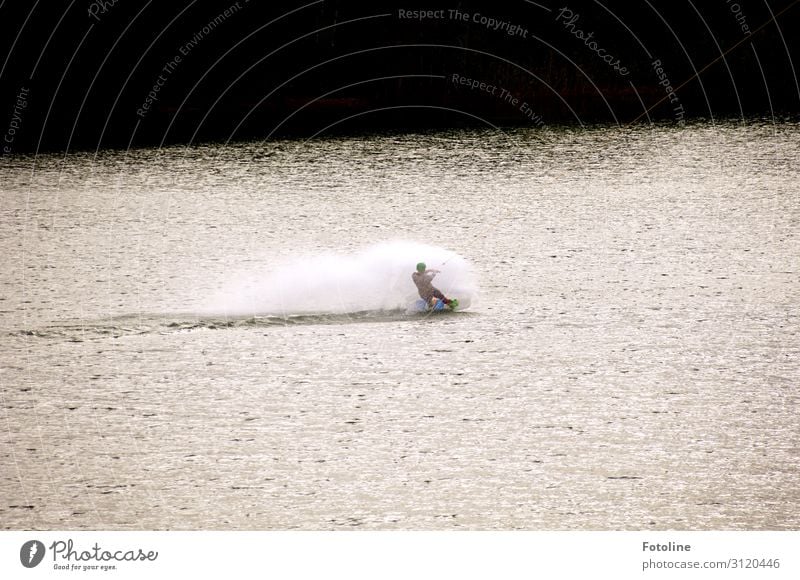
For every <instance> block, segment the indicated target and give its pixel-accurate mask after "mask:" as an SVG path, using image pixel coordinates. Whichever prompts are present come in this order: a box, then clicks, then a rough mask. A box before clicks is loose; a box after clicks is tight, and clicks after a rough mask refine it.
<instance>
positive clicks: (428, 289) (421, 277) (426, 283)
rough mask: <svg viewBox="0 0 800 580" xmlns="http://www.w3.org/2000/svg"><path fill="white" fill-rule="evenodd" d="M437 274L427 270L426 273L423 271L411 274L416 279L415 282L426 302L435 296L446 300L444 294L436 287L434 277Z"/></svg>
mask: <svg viewBox="0 0 800 580" xmlns="http://www.w3.org/2000/svg"><path fill="white" fill-rule="evenodd" d="M435 275H436V274H434V273H431V274H429V273H428V272H427V271H426V272H425V273H422V272H414V273H413V274H411V279H412V280H413V281H414V284H415V285H416V286H417V291H418V292H419V295H420V298H422V299H423V300H424V301H425V302H430V301H431V298H433V297H434V296H435V297H436V298H438V299H439V300H446V298H445V297H444V294H442V293H441V291H440V290H439V289H438V288H435V287H434V285H433V277H434V276H435Z"/></svg>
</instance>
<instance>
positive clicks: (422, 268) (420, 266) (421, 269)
mask: <svg viewBox="0 0 800 580" xmlns="http://www.w3.org/2000/svg"><path fill="white" fill-rule="evenodd" d="M425 268H426V267H425V262H420V263H419V264H417V272H424V271H425Z"/></svg>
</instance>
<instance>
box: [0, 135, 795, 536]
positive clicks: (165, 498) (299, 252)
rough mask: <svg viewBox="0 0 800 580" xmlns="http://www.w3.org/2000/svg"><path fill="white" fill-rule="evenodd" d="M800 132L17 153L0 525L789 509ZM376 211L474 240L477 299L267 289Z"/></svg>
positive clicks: (488, 520) (514, 525)
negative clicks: (237, 293) (345, 301)
mask: <svg viewBox="0 0 800 580" xmlns="http://www.w3.org/2000/svg"><path fill="white" fill-rule="evenodd" d="M799 142H800V127H799V126H798V125H797V124H790V123H779V124H773V123H763V124H762V123H747V124H742V123H730V124H727V123H722V124H716V125H711V124H696V125H690V126H687V127H684V128H668V127H641V128H635V129H619V128H593V129H574V130H565V129H562V130H538V131H530V132H529V131H512V132H505V133H503V132H495V131H463V132H446V133H431V134H421V135H392V136H373V137H362V138H335V139H334V138H332V139H324V140H315V141H311V142H299V141H298V142H291V141H287V142H270V143H264V144H246V145H230V146H197V147H192V148H188V149H184V148H175V149H167V150H160V151H157V150H139V151H129V152H122V151H120V152H105V151H103V152H99V153H98V154H96V155H94V154H89V153H83V154H72V153H70V154H67V155H66V156H64V155H53V156H40V157H38V158H35V159H34V158H24V157H18V158H12V159H8V158H5V159H3V160H2V161H0V183H1V184H2V185H1V186H0V187H1V188H2V194H3V196H2V200H3V201H2V206H0V212H2V213H0V216H1V219H0V261H1V265H2V268H1V269H0V331H2V335H1V336H2V338H0V392H1V393H2V400H1V401H0V403H2V417H0V420H1V421H2V429H1V430H0V431H1V432H2V444H0V465H2V470H0V525H2V527H3V528H6V529H29V528H33V529H42V528H70V529H139V528H143V529H149V528H157V529H164V528H169V529H209V528H211V529H294V528H300V529H345V528H346V529H351V528H356V529H387V530H391V529H437V530H450V529H457V528H464V529H518V528H522V529H544V530H552V529H674V528H681V529H797V528H798V527H800V491H798V490H799V489H800V474H799V472H798V469H799V468H798V463H799V461H800V414H798V388H799V387H798V383H799V382H800V368H799V365H798V360H800V340H799V339H800V337H799V336H798V330H800V318H799V317H798V315H799V314H800V300H799V298H800V270H798V265H799V264H800V241H799V240H798V231H800V192H799V188H800V186H798V182H799V180H798V178H800V175H799V172H798V165H799V164H800V150H799V149H798V143H799ZM389 240H409V241H414V242H419V243H424V244H429V245H431V246H435V247H438V248H441V249H442V251H445V252H450V251H454V252H457V253H458V254H459V255H460V256H462V257H463V258H464V260H465V262H466V263H468V264H472V266H473V268H474V272H475V275H476V277H477V281H478V286H479V289H480V292H479V294H478V295H477V296H476V297H474V300H473V301H472V304H471V306H470V308H469V309H468V310H465V311H464V312H460V313H459V312H455V313H450V314H449V315H442V316H424V315H423V316H412V315H408V314H406V313H405V312H404V311H403V310H402V309H389V310H385V311H383V310H382V311H376V310H373V309H371V308H367V309H365V310H362V311H354V312H351V311H349V310H348V311H346V312H342V311H340V310H341V309H339V310H336V309H331V308H329V305H319V308H316V310H317V312H308V311H303V312H293V311H292V308H291V307H287V306H286V304H291V303H292V302H291V301H292V300H299V299H302V297H304V296H308V295H309V292H310V290H309V289H308V288H307V287H306V282H304V283H302V284H301V283H299V282H296V281H295V282H291V280H290V283H288V284H286V285H287V286H288V287H287V288H282V289H281V290H280V294H279V295H280V297H281V298H280V299H281V304H282V305H284V306H283V307H282V309H281V311H280V312H277V313H276V312H262V311H260V307H259V304H260V303H259V302H258V300H259V298H258V297H259V296H260V295H262V294H263V295H268V294H270V293H274V292H276V289H275V288H273V287H272V286H271V285H274V284H275V280H276V278H275V276H273V277H270V276H269V275H268V273H269V272H274V271H276V270H275V269H276V268H277V266H278V265H281V267H283V268H286V267H289V268H292V267H298V265H301V264H302V263H303V262H304V260H308V259H309V256H311V257H315V258H314V259H323V260H324V259H326V258H324V257H323V258H320V256H327V255H330V254H335V255H338V256H352V255H356V254H357V253H358V252H361V251H364V250H365V249H367V250H368V249H369V248H373V247H374V246H375V244H380V243H382V242H386V241H389ZM404 243H405V242H404ZM402 258H403V259H405V258H406V256H402ZM407 258H408V260H409V269H408V272H404V273H403V276H401V277H400V278H398V280H399V281H397V282H394V281H392V283H396V284H400V285H401V286H402V284H406V285H409V284H410V282H409V281H408V279H406V278H405V277H404V276H405V274H406V273H407V274H410V271H411V268H413V264H414V263H415V262H416V261H417V259H416V256H413V255H411V256H407ZM330 259H331V260H334V262H333V263H337V262H335V260H336V259H337V258H336V257H335V256H334V257H331V258H330ZM293 264H294V266H292V265H293ZM452 264H453V263H451V264H445V265H444V266H441V269H442V270H443V274H442V275H443V276H444V275H445V273H444V271H446V270H447V269H448V267H451V266H452ZM287 265H288V266H287ZM434 266H436V264H434ZM339 269H340V270H341V269H344V268H339ZM364 270H365V271H364V272H361V273H359V275H363V278H358V280H363V282H359V283H360V284H362V285H367V286H368V287H369V284H372V283H374V282H375V280H374V279H375V278H380V277H385V276H386V275H387V274H386V272H384V271H383V270H381V269H378V268H376V267H370V268H364ZM285 271H286V270H284V272H285ZM343 275H348V274H347V273H346V272H345V273H344V274H343ZM319 276H320V277H322V278H323V279H322V282H323V284H324V283H326V279H325V278H324V276H330V273H328V272H320V274H319ZM278 279H284V280H285V279H286V278H285V276H282V275H278ZM245 280H250V282H249V284H250V286H251V288H250V290H249V292H250V294H251V295H253V293H254V292H255V294H254V295H255V296H256V298H254V299H251V300H250V301H249V302H248V301H245V302H242V303H240V304H238V307H237V308H238V309H236V312H235V313H233V309H229V308H228V304H227V303H226V302H225V300H226V299H225V298H220V296H223V297H224V296H226V294H225V292H226V289H228V290H227V291H228V292H229V291H230V288H231V287H233V288H236V287H237V285H245V284H246V283H245V282H243V281H245ZM384 282H386V283H387V284H388V283H389V281H384V280H380V283H381V284H383V283H384ZM327 283H329V284H331V292H334V291H335V292H338V294H339V295H341V294H347V295H348V296H350V297H352V293H353V291H352V289H349V290H343V287H342V285H341V283H340V281H339V280H338V279H333V278H331V279H330V280H327ZM253 284H255V290H254V291H253V288H252V286H253ZM324 289H325V288H323V290H324ZM411 290H413V287H412V288H411ZM314 292H316V293H315V294H313V296H318V295H319V288H317V289H315V290H314ZM227 295H230V293H229V294H227ZM287 296H288V297H289V298H286V297H287ZM286 300H289V302H286ZM314 300H317V299H316V298H315V299H314ZM220 301H222V302H220ZM338 303H342V302H341V301H340V302H338ZM306 306H308V304H306ZM314 306H315V304H312V305H311V308H310V310H312V311H313V310H315V308H314ZM229 310H230V311H229ZM306 310H309V309H308V308H307V309H306ZM350 310H358V309H350Z"/></svg>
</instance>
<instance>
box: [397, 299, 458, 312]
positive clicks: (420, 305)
mask: <svg viewBox="0 0 800 580" xmlns="http://www.w3.org/2000/svg"><path fill="white" fill-rule="evenodd" d="M451 304H452V303H451ZM455 305H456V306H458V302H457V301H456V302H455ZM408 310H409V312H443V311H447V312H451V311H453V310H455V308H453V307H451V306H448V305H446V304H445V303H444V302H442V301H441V300H437V301H436V304H434V305H433V307H430V306H428V304H427V303H426V302H425V301H424V300H423V299H422V298H420V299H419V300H416V301H414V303H413V304H411V306H409V307H408Z"/></svg>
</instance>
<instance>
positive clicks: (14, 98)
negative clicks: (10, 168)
mask: <svg viewBox="0 0 800 580" xmlns="http://www.w3.org/2000/svg"><path fill="white" fill-rule="evenodd" d="M796 2H797V0H774V1H773V0H770V1H769V2H765V1H764V0H740V1H738V2H730V1H726V0H703V1H697V0H693V1H691V2H690V1H689V0H650V1H649V2H648V1H645V0H642V1H638V0H634V1H627V2H622V1H615V2H594V1H585V0H570V1H568V2H564V1H563V0H560V1H559V2H558V3H556V2H552V1H551V0H541V1H538V2H532V1H527V0H513V1H509V2H502V3H501V2H489V1H484V2H451V3H446V2H445V3H434V2H416V3H415V2H409V3H399V2H383V1H380V0H378V1H375V2H369V3H366V2H348V1H345V0H325V1H318V2H310V3H305V4H303V3H294V2H293V3H289V2H276V3H267V2H258V1H257V0H250V1H246V0H239V1H238V2H237V1H230V0H220V1H214V2H212V1H209V0H194V1H193V0H175V1H172V2H152V1H150V2H147V1H143V0H140V1H137V2H134V1H133V0H116V1H113V0H110V1H107V2H100V1H92V2H90V1H88V0H75V1H74V2H63V3H60V2H38V3H32V2H23V1H21V0H10V1H9V0H7V1H5V2H0V66H2V70H1V71H0V73H1V74H0V115H2V116H0V132H2V133H3V137H0V138H2V139H3V143H2V144H0V145H2V148H1V149H0V150H2V151H3V152H5V153H17V152H25V151H37V150H38V151H43V150H53V149H55V150H63V149H95V148H99V147H127V146H141V145H151V144H160V143H188V142H193V141H204V140H228V139H235V140H240V139H266V138H270V137H275V136H286V135H291V136H301V137H309V136H314V135H318V134H319V135H324V134H329V133H333V132H350V131H354V132H355V131H365V130H367V131H370V130H381V129H401V130H402V129H417V128H428V127H452V126H464V125H487V126H488V125H503V126H507V125H529V126H534V127H537V126H539V127H541V126H547V125H553V124H561V123H574V124H579V123H584V124H585V123H620V124H625V123H630V122H634V121H636V122H643V123H646V122H648V121H656V120H664V121H671V122H676V123H681V122H683V121H686V120H689V119H693V118H711V117H715V118H716V117H720V116H725V117H750V116H771V115H774V116H783V115H794V114H796V113H797V112H798V111H800V90H799V89H798V72H800V71H797V70H796V69H795V68H793V64H792V62H793V61H794V63H795V66H797V67H800V55H799V54H798V52H797V50H796V47H797V28H798V24H800V4H796Z"/></svg>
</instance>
